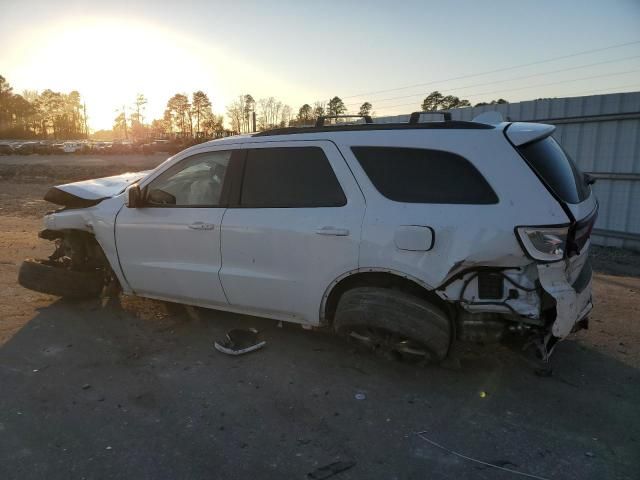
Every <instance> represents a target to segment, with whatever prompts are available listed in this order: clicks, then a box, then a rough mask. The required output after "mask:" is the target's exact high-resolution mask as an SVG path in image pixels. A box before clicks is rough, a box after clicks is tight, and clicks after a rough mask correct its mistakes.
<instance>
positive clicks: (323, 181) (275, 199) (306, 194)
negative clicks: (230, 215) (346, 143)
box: [240, 147, 346, 207]
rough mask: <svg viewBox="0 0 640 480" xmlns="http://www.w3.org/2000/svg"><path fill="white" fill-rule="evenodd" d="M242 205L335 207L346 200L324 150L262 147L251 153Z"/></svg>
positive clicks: (247, 163) (248, 153) (248, 160)
mask: <svg viewBox="0 0 640 480" xmlns="http://www.w3.org/2000/svg"><path fill="white" fill-rule="evenodd" d="M240 204H241V205H242V206H247V207H335V206H341V205H345V204H346V198H345V196H344V193H343V192H342V188H340V184H339V183H338V179H337V178H336V176H335V174H334V173H333V170H332V168H331V165H330V164H329V160H328V159H327V157H326V156H325V154H324V152H323V151H322V149H321V148H318V147H293V148H261V149H253V150H249V151H248V152H247V161H246V165H245V170H244V179H243V181H242V193H241V198H240Z"/></svg>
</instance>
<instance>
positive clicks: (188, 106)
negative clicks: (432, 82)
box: [0, 75, 508, 140]
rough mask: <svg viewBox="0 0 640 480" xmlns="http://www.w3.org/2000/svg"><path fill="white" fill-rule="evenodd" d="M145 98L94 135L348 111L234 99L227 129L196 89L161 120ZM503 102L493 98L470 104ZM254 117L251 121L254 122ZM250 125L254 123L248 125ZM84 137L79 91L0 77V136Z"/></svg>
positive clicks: (454, 101) (306, 120)
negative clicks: (19, 86)
mask: <svg viewBox="0 0 640 480" xmlns="http://www.w3.org/2000/svg"><path fill="white" fill-rule="evenodd" d="M147 103H148V101H147V98H146V97H145V96H144V94H141V93H140V94H138V95H137V96H136V97H135V99H134V100H133V102H132V104H131V105H129V106H127V105H122V106H121V107H120V108H119V109H117V110H116V114H117V115H116V117H115V118H114V122H113V129H112V130H107V131H99V132H96V134H95V135H94V136H97V137H104V138H105V139H109V136H111V137H115V138H127V139H132V140H143V139H149V138H151V137H159V138H164V137H181V138H196V139H202V138H215V137H220V136H226V135H231V134H234V133H246V132H251V131H253V129H254V128H255V129H256V130H259V131H262V130H268V129H271V128H277V127H287V126H306V125H313V124H314V123H315V121H316V120H317V118H318V117H321V116H326V115H344V114H346V113H347V112H348V109H347V106H346V105H345V103H344V101H343V100H342V99H341V98H340V97H338V96H334V97H332V98H330V99H329V100H328V101H316V102H313V103H305V104H303V105H302V106H301V107H300V108H298V110H297V112H294V110H293V109H292V108H291V107H290V106H289V105H287V104H285V103H284V102H283V101H281V100H279V99H277V98H275V97H265V98H260V99H258V100H255V99H254V97H253V96H252V95H250V94H243V95H239V96H238V97H237V98H236V99H235V100H233V101H232V102H231V104H229V105H228V106H227V107H226V116H227V119H228V125H229V128H225V125H224V117H223V116H222V115H217V114H215V113H214V111H213V104H212V101H211V100H210V99H209V97H208V95H207V94H206V93H205V92H204V91H202V90H198V91H196V92H193V93H192V94H191V96H189V95H187V94H186V93H176V94H175V95H173V96H172V97H171V98H169V100H168V101H167V104H166V107H165V110H164V114H163V116H162V118H158V119H152V120H151V121H145V120H147V119H146V118H145V109H146V104H147ZM503 103H508V102H507V101H506V100H504V99H502V98H499V99H497V100H491V101H490V102H480V103H476V104H475V105H474V106H475V107H479V106H483V105H496V104H503ZM470 106H471V103H470V102H469V100H467V99H464V98H459V97H457V96H454V95H444V94H442V93H440V92H439V91H434V92H431V93H430V94H428V95H427V96H426V97H425V98H424V100H423V101H422V103H421V104H420V105H419V106H418V105H416V107H418V108H420V109H421V110H422V111H427V112H429V111H439V110H449V109H452V108H463V107H470ZM357 113H358V115H372V114H373V105H372V104H371V102H368V101H365V102H363V103H362V104H361V105H360V107H359V109H358V110H357ZM254 119H255V120H254ZM254 122H255V125H254ZM88 135H89V127H88V125H87V114H86V108H85V105H84V103H83V102H82V99H81V96H80V93H79V92H77V91H75V90H74V91H71V92H69V93H61V92H54V91H52V90H50V89H46V90H43V91H42V92H36V91H28V90H25V91H24V92H23V93H22V95H20V94H16V93H14V92H13V88H12V87H11V85H10V84H9V83H8V82H7V81H6V79H5V78H4V77H2V76H1V75H0V138H50V137H52V138H55V139H71V138H74V139H77V138H86V137H87V136H88Z"/></svg>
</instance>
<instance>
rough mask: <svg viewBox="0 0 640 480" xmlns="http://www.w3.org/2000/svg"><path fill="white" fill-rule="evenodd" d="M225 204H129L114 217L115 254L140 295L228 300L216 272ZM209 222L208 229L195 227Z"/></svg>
mask: <svg viewBox="0 0 640 480" xmlns="http://www.w3.org/2000/svg"><path fill="white" fill-rule="evenodd" d="M224 211H225V209H224V208H128V207H123V208H122V209H121V210H120V212H119V213H118V217H117V220H116V242H117V247H118V257H119V259H120V265H121V268H122V271H123V273H124V276H125V278H126V279H127V282H128V284H129V286H130V287H131V289H132V290H133V291H134V292H135V293H137V294H139V295H142V296H144V295H153V296H159V297H164V298H173V299H175V300H178V301H186V302H191V301H195V302H199V303H204V304H208V305H211V306H216V305H220V304H226V303H227V301H226V298H225V296H224V292H223V290H222V285H221V284H220V278H219V277H218V272H219V270H220V265H221V257H220V225H221V223H222V216H223V214H224ZM196 225H207V226H208V227H209V228H208V229H201V228H193V227H194V226H196Z"/></svg>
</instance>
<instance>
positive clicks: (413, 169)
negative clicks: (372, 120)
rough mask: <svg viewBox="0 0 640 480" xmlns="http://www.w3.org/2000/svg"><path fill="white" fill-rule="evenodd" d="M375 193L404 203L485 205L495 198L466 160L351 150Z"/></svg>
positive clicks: (416, 151)
mask: <svg viewBox="0 0 640 480" xmlns="http://www.w3.org/2000/svg"><path fill="white" fill-rule="evenodd" d="M351 150H352V151H353V153H354V155H355V156H356V158H357V159H358V162H360V165H362V168H363V169H364V171H365V172H366V174H367V176H368V177H369V178H370V179H371V182H372V183H373V185H374V186H375V187H376V188H377V189H378V191H379V192H380V193H381V194H382V195H384V196H385V197H387V198H388V199H390V200H394V201H396V202H405V203H451V204H475V205H487V204H492V203H498V197H497V195H496V193H495V192H494V191H493V189H492V188H491V186H490V185H489V184H488V183H487V181H486V180H485V178H484V177H483V176H482V174H481V173H480V172H479V171H478V169H477V168H476V167H474V166H473V165H472V164H471V162H469V161H468V160H467V159H466V158H464V157H461V156H460V155H457V154H455V153H451V152H445V151H442V150H428V149H422V148H396V147H352V148H351Z"/></svg>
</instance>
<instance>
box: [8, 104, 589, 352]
mask: <svg viewBox="0 0 640 480" xmlns="http://www.w3.org/2000/svg"><path fill="white" fill-rule="evenodd" d="M485 118H486V117H485ZM420 119H421V112H416V113H415V114H414V115H412V116H411V120H410V121H409V122H408V123H402V124H399V123H398V124H377V123H372V122H371V119H370V118H366V121H367V123H360V124H347V125H337V124H332V125H325V124H324V118H321V119H319V121H318V123H317V125H316V126H315V127H310V128H284V129H277V130H271V131H266V132H262V133H257V134H252V135H244V136H236V137H230V138H226V139H221V140H215V141H211V142H208V143H204V144H201V145H197V146H195V147H192V148H189V149H187V150H184V151H182V152H180V153H178V154H177V155H175V156H173V157H171V158H169V159H168V160H167V161H166V162H164V163H162V164H161V165H159V166H158V167H157V168H155V169H154V170H151V171H149V172H140V173H134V174H131V173H129V174H125V175H120V176H116V177H109V178H104V179H97V180H91V181H86V182H78V183H72V184H67V185H61V186H58V187H54V188H52V189H50V190H49V192H48V193H47V195H46V197H45V199H47V200H49V201H51V202H53V203H56V204H59V205H62V206H63V207H64V208H62V209H60V210H57V211H55V212H53V213H50V214H48V215H47V216H46V217H45V229H44V230H43V231H42V232H41V233H40V236H41V237H42V238H45V239H49V240H52V241H54V242H55V245H56V250H55V252H54V254H53V255H52V256H51V257H50V258H49V259H48V260H27V261H25V262H24V263H23V265H22V267H21V271H20V283H21V284H22V285H24V286H25V287H27V288H31V289H34V290H38V291H42V292H47V293H51V294H55V295H60V296H68V297H80V296H90V295H96V296H97V295H99V294H100V292H101V291H103V289H109V288H113V287H114V286H115V287H116V288H121V289H122V290H123V292H124V293H125V294H134V295H140V296H143V297H150V298H156V299H162V300H169V301H172V302H179V303H184V304H190V305H198V306H202V307H208V308H214V309H221V310H228V311H233V312H240V313H245V314H252V315H258V316H263V317H269V318H273V319H278V320H284V321H289V322H297V323H302V324H308V325H314V326H315V325H327V326H331V327H332V328H334V329H335V330H336V331H338V332H340V333H343V334H346V335H349V336H351V337H353V338H355V339H357V340H358V341H361V342H362V343H364V344H365V345H367V346H369V347H371V348H372V349H375V350H381V351H385V352H392V353H393V354H394V355H397V356H401V357H412V358H416V357H417V358H424V359H428V360H431V361H440V360H442V359H444V358H445V357H446V356H447V354H448V352H449V351H450V350H451V348H452V345H453V344H454V342H455V341H456V340H458V339H468V340H479V341H487V340H499V339H501V338H502V337H503V336H504V335H505V334H507V333H515V334H518V333H519V334H522V335H526V336H528V337H529V338H530V339H531V340H533V342H534V343H535V344H536V345H537V348H538V351H539V353H540V356H541V357H542V358H544V359H547V358H548V357H549V355H550V354H551V352H552V350H553V348H554V346H555V345H556V343H557V342H558V340H560V339H563V338H565V337H566V336H567V335H568V334H569V333H570V332H572V331H574V330H576V329H578V328H580V327H583V326H585V325H586V322H587V320H586V319H587V315H588V313H589V311H590V310H591V308H592V303H591V266H590V264H589V259H588V250H589V237H590V233H591V229H592V227H593V224H594V222H595V219H596V214H597V209H598V206H597V202H596V199H595V197H594V194H593V193H592V192H591V188H590V186H589V183H590V179H589V177H588V176H585V175H583V174H582V173H580V172H579V171H578V169H577V168H576V166H575V165H574V163H573V162H572V160H571V159H570V158H569V157H568V156H567V154H566V153H565V152H564V151H563V150H562V148H561V147H560V145H559V144H558V143H557V142H556V141H555V140H554V139H553V138H552V137H551V134H552V133H553V131H554V127H553V126H551V125H542V124H527V123H509V122H499V123H498V122H495V123H489V121H488V122H487V123H483V122H482V121H481V119H478V120H476V121H474V122H460V121H452V120H451V119H450V117H449V116H448V114H445V118H444V121H429V122H420Z"/></svg>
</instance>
